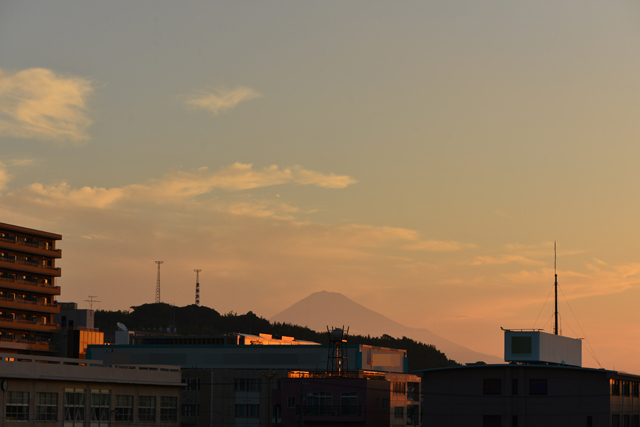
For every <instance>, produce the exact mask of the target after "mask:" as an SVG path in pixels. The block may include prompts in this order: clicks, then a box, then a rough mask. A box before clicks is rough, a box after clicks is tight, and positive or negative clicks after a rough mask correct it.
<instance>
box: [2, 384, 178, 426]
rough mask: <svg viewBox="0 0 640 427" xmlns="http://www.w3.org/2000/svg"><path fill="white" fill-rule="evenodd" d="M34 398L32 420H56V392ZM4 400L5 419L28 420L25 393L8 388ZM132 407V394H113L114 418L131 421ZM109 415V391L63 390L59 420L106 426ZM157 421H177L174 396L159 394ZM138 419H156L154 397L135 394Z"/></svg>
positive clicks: (39, 394) (145, 420) (144, 420)
mask: <svg viewBox="0 0 640 427" xmlns="http://www.w3.org/2000/svg"><path fill="white" fill-rule="evenodd" d="M35 397H36V398H35V404H36V411H35V416H36V421H58V393H40V392H37V393H36V396H35ZM87 397H88V398H89V399H88V400H87ZM6 402H7V403H6V419H7V421H28V420H29V413H30V410H29V409H30V408H29V402H30V394H29V392H27V391H9V392H7V400H6ZM133 408H134V397H133V396H132V395H116V396H115V399H114V408H113V412H114V417H115V421H116V422H133ZM87 409H88V410H89V413H88V414H87V412H86V411H87ZM110 414H111V391H110V390H90V393H88V392H87V390H83V389H65V391H64V394H63V413H62V419H63V420H64V421H65V423H67V422H68V423H70V425H74V424H78V425H83V424H84V422H85V420H87V421H91V422H92V425H94V423H95V425H101V424H102V423H104V425H108V424H109V418H110V417H109V416H110ZM87 415H88V416H87ZM160 421H166V422H177V421H178V398H177V397H173V396H161V397H160ZM138 422H150V423H154V422H156V396H139V397H138ZM65 425H66V424H65Z"/></svg>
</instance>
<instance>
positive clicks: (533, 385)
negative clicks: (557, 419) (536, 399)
mask: <svg viewBox="0 0 640 427" xmlns="http://www.w3.org/2000/svg"><path fill="white" fill-rule="evenodd" d="M529 394H530V395H532V396H546V395H547V380H536V379H531V380H529Z"/></svg>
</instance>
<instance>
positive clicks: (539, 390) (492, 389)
mask: <svg viewBox="0 0 640 427" xmlns="http://www.w3.org/2000/svg"><path fill="white" fill-rule="evenodd" d="M518 392H519V390H518V380H517V379H515V378H514V379H512V380H511V394H512V395H514V396H517V395H518ZM483 393H484V394H486V395H501V394H502V379H500V378H485V379H484V382H483ZM529 395H531V396H546V395H547V380H546V379H533V378H532V379H530V380H529Z"/></svg>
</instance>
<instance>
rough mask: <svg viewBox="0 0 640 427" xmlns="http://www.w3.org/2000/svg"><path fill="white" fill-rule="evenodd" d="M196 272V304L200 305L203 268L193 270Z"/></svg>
mask: <svg viewBox="0 0 640 427" xmlns="http://www.w3.org/2000/svg"><path fill="white" fill-rule="evenodd" d="M193 271H195V272H196V305H197V306H200V272H201V271H202V270H201V269H196V270H193Z"/></svg>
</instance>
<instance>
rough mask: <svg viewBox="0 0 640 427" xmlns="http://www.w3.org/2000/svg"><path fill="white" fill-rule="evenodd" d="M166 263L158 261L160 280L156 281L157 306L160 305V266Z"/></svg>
mask: <svg viewBox="0 0 640 427" xmlns="http://www.w3.org/2000/svg"><path fill="white" fill-rule="evenodd" d="M163 262H164V261H156V264H158V279H157V280H156V304H158V303H160V264H162V263H163Z"/></svg>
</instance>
